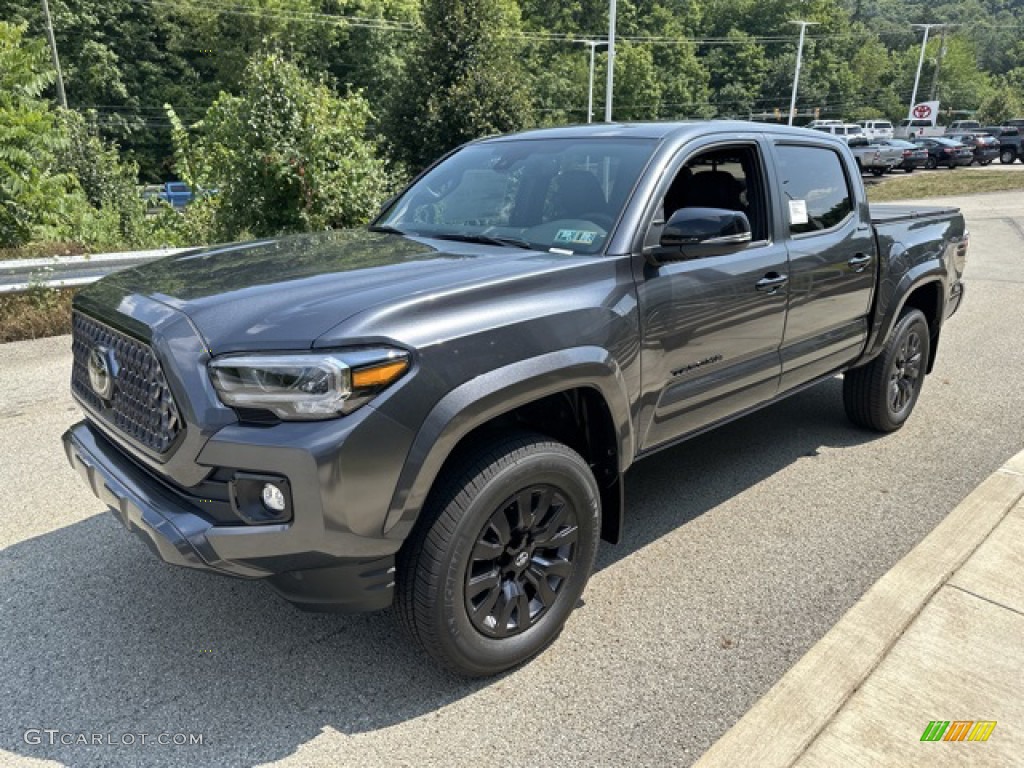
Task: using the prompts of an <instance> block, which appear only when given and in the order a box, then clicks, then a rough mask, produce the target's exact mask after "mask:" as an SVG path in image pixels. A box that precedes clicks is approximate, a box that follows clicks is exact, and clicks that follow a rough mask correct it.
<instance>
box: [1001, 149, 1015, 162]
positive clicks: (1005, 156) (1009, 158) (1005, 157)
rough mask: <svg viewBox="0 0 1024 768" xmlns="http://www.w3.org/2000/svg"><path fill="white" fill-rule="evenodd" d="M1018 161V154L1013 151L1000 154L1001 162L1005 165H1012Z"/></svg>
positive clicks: (1008, 150) (1009, 150)
mask: <svg viewBox="0 0 1024 768" xmlns="http://www.w3.org/2000/svg"><path fill="white" fill-rule="evenodd" d="M1016 159H1017V153H1016V152H1014V151H1013V150H1012V149H1004V150H1003V151H1002V152H1000V153H999V162H1000V163H1002V164H1003V165H1010V164H1011V163H1013V161H1014V160H1016Z"/></svg>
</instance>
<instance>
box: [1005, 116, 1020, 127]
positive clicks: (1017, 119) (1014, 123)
mask: <svg viewBox="0 0 1024 768" xmlns="http://www.w3.org/2000/svg"><path fill="white" fill-rule="evenodd" d="M1004 125H1012V126H1014V127H1016V128H1024V117H1011V118H1010V119H1009V120H1007V121H1006V122H1005V123H1004Z"/></svg>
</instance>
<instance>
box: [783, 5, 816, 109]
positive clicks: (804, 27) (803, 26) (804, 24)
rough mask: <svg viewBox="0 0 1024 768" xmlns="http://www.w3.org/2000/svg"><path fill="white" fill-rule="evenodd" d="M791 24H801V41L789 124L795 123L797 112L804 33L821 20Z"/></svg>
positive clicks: (797, 52) (790, 101) (798, 49)
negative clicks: (794, 118) (797, 91)
mask: <svg viewBox="0 0 1024 768" xmlns="http://www.w3.org/2000/svg"><path fill="white" fill-rule="evenodd" d="M789 23H790V24H799V25H800V43H799V44H798V45H797V47H796V72H794V73H793V96H792V97H791V98H790V100H789V125H792V124H793V116H794V114H795V112H796V90H797V88H799V87H800V64H801V62H802V60H803V57H804V34H805V33H806V32H807V28H808V27H813V26H815V25H817V24H819V23H820V22H817V21H791V22H789Z"/></svg>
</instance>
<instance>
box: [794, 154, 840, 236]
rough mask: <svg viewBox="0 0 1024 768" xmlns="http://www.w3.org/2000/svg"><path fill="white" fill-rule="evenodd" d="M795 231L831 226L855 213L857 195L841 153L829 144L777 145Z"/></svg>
mask: <svg viewBox="0 0 1024 768" xmlns="http://www.w3.org/2000/svg"><path fill="white" fill-rule="evenodd" d="M776 153H777V155H778V158H779V170H780V172H781V176H782V191H783V197H784V199H785V200H787V201H788V210H786V209H785V208H784V209H783V210H784V212H786V213H788V215H789V231H790V232H791V233H793V234H801V233H804V232H817V231H820V230H823V229H831V228H832V227H834V226H836V225H837V224H840V223H841V222H842V221H843V220H844V219H845V218H846V217H847V216H849V215H850V214H851V213H853V202H852V201H853V195H852V194H851V192H850V185H849V183H848V182H847V179H846V173H845V172H844V171H843V163H842V158H840V156H839V154H838V153H837V152H835V151H833V150H831V149H826V148H825V147H804V146H796V145H791V144H790V145H782V146H778V147H776Z"/></svg>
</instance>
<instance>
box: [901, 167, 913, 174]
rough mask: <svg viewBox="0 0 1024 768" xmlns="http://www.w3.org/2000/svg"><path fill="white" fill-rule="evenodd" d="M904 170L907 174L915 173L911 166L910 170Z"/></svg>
mask: <svg viewBox="0 0 1024 768" xmlns="http://www.w3.org/2000/svg"><path fill="white" fill-rule="evenodd" d="M903 170H904V171H905V172H906V173H913V172H914V166H910V167H909V168H904V169H903Z"/></svg>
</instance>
